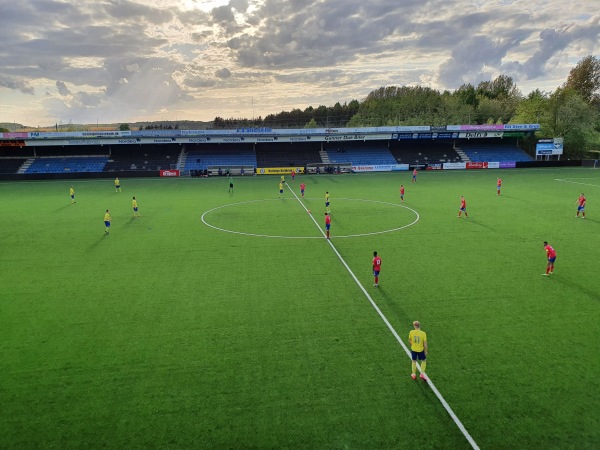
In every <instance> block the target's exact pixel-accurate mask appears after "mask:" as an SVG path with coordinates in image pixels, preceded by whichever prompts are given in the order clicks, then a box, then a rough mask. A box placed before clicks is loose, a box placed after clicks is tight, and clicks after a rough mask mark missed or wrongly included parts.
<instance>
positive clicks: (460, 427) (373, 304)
mask: <svg viewBox="0 0 600 450" xmlns="http://www.w3.org/2000/svg"><path fill="white" fill-rule="evenodd" d="M288 189H289V190H290V191H291V192H292V194H293V195H294V197H296V200H298V203H300V205H302V207H303V208H304V209H305V210H307V208H306V206H304V203H302V201H301V200H300V199H299V198H298V196H297V195H296V193H295V192H294V190H293V189H292V188H291V187H289V186H288ZM310 218H311V219H312V221H313V222H314V223H315V225H316V226H317V227H318V228H319V230H320V231H321V234H322V235H323V237H326V235H325V232H324V231H323V229H322V228H321V226H320V225H319V224H318V223H317V221H316V220H315V218H314V217H313V216H312V214H310ZM327 243H328V244H329V246H330V247H331V249H332V250H333V252H334V253H335V254H336V255H337V257H338V258H339V260H340V261H341V262H342V264H343V265H344V267H345V268H346V270H347V271H348V273H349V274H350V276H351V277H352V279H353V280H354V281H355V282H356V284H357V285H358V287H359V288H360V290H361V291H362V292H363V294H365V296H366V297H367V300H369V302H370V303H371V306H372V307H373V308H374V309H375V311H377V314H379V317H381V320H383V322H384V323H385V324H386V326H387V327H388V329H389V330H390V332H391V333H392V334H393V335H394V337H395V338H396V341H398V343H399V344H400V345H401V346H402V349H403V350H404V352H405V353H406V355H407V356H408V357H409V358H411V359H412V354H411V352H410V351H409V350H408V347H407V346H406V344H404V342H403V341H402V339H401V338H400V336H399V335H398V333H397V332H396V330H395V329H394V327H393V326H392V324H391V323H390V321H389V320H388V319H387V317H385V315H384V314H383V313H382V312H381V310H380V309H379V307H378V306H377V304H376V303H375V301H373V299H372V298H371V296H370V295H369V293H368V292H367V290H366V289H365V288H364V286H363V285H362V284H361V282H360V281H358V278H356V275H354V272H352V269H350V267H349V266H348V264H347V263H346V261H344V258H342V255H340V254H339V252H338V251H337V249H336V248H335V246H334V245H333V243H332V242H331V240H328V241H327ZM417 366H418V367H419V371H421V365H420V364H419V363H417ZM427 384H428V385H429V386H430V387H431V390H432V391H433V393H434V394H435V396H436V397H437V398H438V400H439V401H440V403H441V404H442V406H443V407H444V408H445V409H446V411H447V412H448V414H449V415H450V417H451V418H452V420H453V421H454V423H455V424H456V426H457V427H458V428H459V430H460V431H461V432H462V434H463V435H464V436H465V438H466V439H467V441H469V444H471V447H472V448H474V449H477V450H479V446H478V445H477V443H476V442H475V440H474V439H473V438H472V437H471V435H470V434H469V432H468V431H467V429H466V428H465V426H464V425H463V424H462V422H461V421H460V419H459V418H458V417H457V416H456V414H454V411H452V408H451V407H450V405H449V404H448V402H446V400H445V399H444V397H442V394H440V391H438V390H437V388H436V387H435V385H434V384H433V381H431V378H429V380H428V382H427Z"/></svg>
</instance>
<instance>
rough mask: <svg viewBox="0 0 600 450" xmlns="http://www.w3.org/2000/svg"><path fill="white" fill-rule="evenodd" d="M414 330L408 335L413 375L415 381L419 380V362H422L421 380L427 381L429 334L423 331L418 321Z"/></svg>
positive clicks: (414, 324)
mask: <svg viewBox="0 0 600 450" xmlns="http://www.w3.org/2000/svg"><path fill="white" fill-rule="evenodd" d="M413 326H414V327H415V329H414V330H411V331H410V333H408V342H409V343H410V350H411V353H412V374H411V378H412V379H413V380H416V379H417V360H419V361H421V378H422V379H423V380H425V381H427V375H425V367H426V366H427V352H428V348H427V333H425V332H424V331H422V330H421V324H420V323H419V321H418V320H415V321H414V322H413Z"/></svg>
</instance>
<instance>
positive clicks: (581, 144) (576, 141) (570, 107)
mask: <svg viewBox="0 0 600 450" xmlns="http://www.w3.org/2000/svg"><path fill="white" fill-rule="evenodd" d="M547 106H548V108H547V111H546V113H545V115H544V118H543V120H542V121H541V122H542V123H541V132H542V134H543V135H544V136H546V137H563V138H564V140H565V142H564V145H565V155H566V156H569V157H572V158H581V157H583V156H584V155H585V153H586V152H587V150H588V149H589V146H590V144H591V143H592V142H594V141H595V139H596V137H597V134H596V133H595V126H596V124H597V120H598V113H597V112H596V111H595V110H594V108H593V107H592V106H591V105H589V104H588V103H587V102H586V101H585V100H584V99H583V98H582V97H581V96H580V95H579V94H578V93H577V92H576V91H575V90H573V89H568V88H564V87H562V88H558V89H557V90H556V91H554V92H553V93H552V94H551V95H550V96H549V98H548V105H547Z"/></svg>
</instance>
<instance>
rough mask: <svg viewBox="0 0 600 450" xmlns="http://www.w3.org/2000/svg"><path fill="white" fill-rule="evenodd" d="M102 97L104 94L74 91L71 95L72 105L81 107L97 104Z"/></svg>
mask: <svg viewBox="0 0 600 450" xmlns="http://www.w3.org/2000/svg"><path fill="white" fill-rule="evenodd" d="M103 98H104V96H102V95H99V94H95V93H91V94H90V93H88V92H76V93H75V94H74V95H73V106H74V107H83V108H89V107H95V106H99V105H100V104H101V103H102V99H103Z"/></svg>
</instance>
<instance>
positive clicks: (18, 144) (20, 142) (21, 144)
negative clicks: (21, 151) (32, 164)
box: [0, 139, 25, 147]
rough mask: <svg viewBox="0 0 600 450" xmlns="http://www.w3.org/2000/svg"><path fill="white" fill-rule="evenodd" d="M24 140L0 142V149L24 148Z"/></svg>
mask: <svg viewBox="0 0 600 450" xmlns="http://www.w3.org/2000/svg"><path fill="white" fill-rule="evenodd" d="M24 146H25V141H24V140H22V139H21V140H18V141H17V140H13V141H0V147H24Z"/></svg>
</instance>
